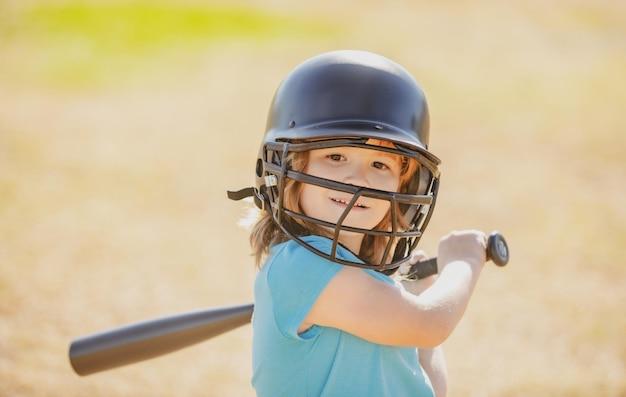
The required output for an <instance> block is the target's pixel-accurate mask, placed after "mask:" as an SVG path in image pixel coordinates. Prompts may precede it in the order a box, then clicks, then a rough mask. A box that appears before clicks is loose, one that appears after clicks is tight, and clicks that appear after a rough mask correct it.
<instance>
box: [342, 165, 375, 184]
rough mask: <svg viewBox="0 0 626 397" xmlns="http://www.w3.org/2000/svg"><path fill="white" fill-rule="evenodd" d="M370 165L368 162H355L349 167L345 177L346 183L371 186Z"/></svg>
mask: <svg viewBox="0 0 626 397" xmlns="http://www.w3.org/2000/svg"><path fill="white" fill-rule="evenodd" d="M367 171H368V167H367V164H363V163H354V164H352V166H351V167H349V169H348V172H347V173H346V175H345V177H344V183H349V184H351V185H356V186H363V187H370V186H369V180H368V177H367Z"/></svg>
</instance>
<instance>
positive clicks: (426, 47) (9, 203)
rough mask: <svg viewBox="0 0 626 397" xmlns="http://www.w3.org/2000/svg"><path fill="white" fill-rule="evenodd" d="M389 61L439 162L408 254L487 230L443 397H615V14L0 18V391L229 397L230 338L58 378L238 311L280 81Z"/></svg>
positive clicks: (623, 232) (206, 7) (353, 12)
mask: <svg viewBox="0 0 626 397" xmlns="http://www.w3.org/2000/svg"><path fill="white" fill-rule="evenodd" d="M344 48H354V49H364V50H370V51H374V52H378V53H381V54H383V55H385V56H387V57H390V58H391V59H394V60H395V61H397V62H399V63H400V64H402V65H404V66H405V67H406V68H407V69H408V70H409V71H410V72H411V73H412V74H413V75H414V76H415V77H416V78H417V80H418V81H419V82H420V83H421V84H422V86H423V87H424V89H425V91H426V93H427V96H428V98H429V105H430V109H431V149H432V150H433V152H434V153H435V154H437V155H438V156H439V157H441V158H442V160H443V166H442V173H443V176H442V187H441V189H440V195H439V200H438V204H437V210H436V211H435V215H434V217H433V219H432V221H431V224H430V226H429V229H428V231H427V233H426V236H425V237H424V238H423V240H422V247H423V248H424V249H426V250H427V251H428V252H430V253H433V254H434V253H435V252H436V247H437V241H438V239H439V238H440V236H442V235H443V234H445V233H447V232H448V231H450V230H452V229H458V228H469V227H471V228H481V229H483V230H486V231H489V230H493V229H498V230H501V231H502V232H503V233H504V234H505V236H506V237H507V239H508V241H509V244H510V246H511V250H512V261H511V263H510V266H509V267H507V268H506V269H496V268H495V267H488V268H486V269H485V271H484V273H483V276H482V278H481V281H480V282H479V285H478V289H477V291H476V293H475V297H474V298H473V301H472V302H471V304H470V307H469V309H468V311H467V314H466V316H465V318H464V319H463V321H462V322H461V324H460V326H459V327H458V328H457V330H456V331H455V333H454V334H453V335H452V336H451V338H450V339H449V341H448V342H447V343H446V347H445V349H446V352H447V359H448V365H449V372H450V392H449V395H450V396H477V397H478V396H574V397H576V396H591V395H593V396H626V377H625V375H624V374H625V373H626V368H625V367H626V338H625V335H626V332H625V331H626V316H625V315H624V307H626V288H625V287H624V286H625V282H626V267H625V266H624V249H626V209H625V206H624V197H625V196H626V160H625V155H626V138H625V135H624V131H625V130H626V121H625V120H624V116H623V113H624V111H623V108H624V104H625V103H626V78H625V76H626V5H622V4H621V3H619V2H613V1H608V0H603V1H594V2H591V1H565V0H562V1H555V2H549V3H546V2H540V1H531V0H529V1H524V2H521V1H520V2H508V3H502V2H492V1H487V0H479V1H475V2H454V3H453V2H438V3H436V2H431V3H420V4H416V3H414V2H408V1H406V2H402V1H399V2H393V3H389V4H387V5H382V4H381V3H379V2H371V1H361V2H357V1H347V2H341V4H340V5H339V4H330V3H328V4H318V5H315V6H310V5H305V4H304V3H301V4H295V5H294V4H291V3H290V2H287V1H282V0H274V1H269V2H261V1H249V2H245V1H238V2H229V3H226V2H224V3H205V2H193V1H186V2H174V1H164V0H163V1H159V2H148V1H141V2H130V1H127V2H122V1H115V2H104V1H95V0H94V1H19V2H18V1H7V0H5V1H3V2H0V315H1V316H2V319H3V321H1V322H0V395H2V396H48V395H50V396H57V395H64V396H84V395H94V396H100V395H102V396H112V395H134V396H144V395H145V396H155V395H156V396H170V395H189V396H196V395H208V396H251V395H254V393H253V390H252V388H251V386H250V382H249V379H250V374H251V368H250V367H251V329H250V327H244V328H241V329H239V330H237V331H234V332H232V333H229V334H227V335H223V336H221V337H219V338H216V339H213V340H211V341H208V342H206V343H203V344H200V345H198V346H196V347H193V348H189V349H186V350H183V351H181V352H178V353H175V354H172V355H169V356H167V357H163V358H159V359H156V360H152V361H148V362H145V363H141V364H136V365H133V366H129V367H125V368H121V369H117V370H113V371H109V372H105V373H101V374H98V375H93V376H90V377H86V378H80V377H78V376H76V375H75V374H73V372H72V371H71V368H70V366H69V362H68V360H67V347H68V344H69V342H70V340H72V339H73V338H75V337H77V336H80V335H84V334H88V333H92V332H96V331H99V330H102V329H105V328H110V327H113V326H116V325H122V324H126V323H129V322H134V321H138V320H143V319H147V318H152V317H156V316H161V315H165V314H171V313H177V312H181V311H187V310H191V309H195V308H203V307H210V306H219V305H230V304H237V303H244V302H248V301H250V300H251V299H252V283H253V280H254V274H255V270H254V267H253V261H252V258H251V257H250V256H249V254H248V245H247V236H246V232H245V231H244V230H242V229H241V228H239V227H238V226H237V221H238V219H239V218H240V217H241V216H242V215H243V214H244V213H245V208H244V207H243V206H242V205H241V204H240V203H235V202H230V201H228V200H227V199H226V195H225V191H226V190H227V189H233V188H240V187H243V186H247V185H248V184H249V183H251V182H252V169H253V168H252V167H253V163H254V158H255V156H256V152H257V149H258V144H259V140H260V138H261V135H262V133H263V129H264V126H265V115H266V112H267V108H268V106H269V103H270V101H271V98H272V95H273V93H274V90H275V89H276V87H277V86H278V84H279V82H280V80H281V79H282V78H283V77H284V76H285V75H286V73H288V72H289V71H290V70H291V69H292V68H293V67H294V66H295V65H297V64H298V63H300V62H301V61H303V60H304V59H306V58H308V57H310V56H313V55H315V54H318V53H320V52H323V51H328V50H334V49H344Z"/></svg>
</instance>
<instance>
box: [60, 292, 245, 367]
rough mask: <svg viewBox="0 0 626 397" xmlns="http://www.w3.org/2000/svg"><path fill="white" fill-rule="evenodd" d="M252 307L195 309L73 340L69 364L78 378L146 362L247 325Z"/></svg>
mask: <svg viewBox="0 0 626 397" xmlns="http://www.w3.org/2000/svg"><path fill="white" fill-rule="evenodd" d="M253 308H254V305H253V304H247V305H239V306H229V307H224V308H217V309H208V310H198V311H193V312H189V313H184V314H180V315H176V316H172V317H164V318H160V319H156V320H149V321H144V322H140V323H136V324H131V325H128V326H124V327H121V328H117V329H113V330H109V331H105V332H101V333H97V334H93V335H89V336H86V337H83V338H80V339H76V340H75V341H73V342H72V344H71V345H70V351H69V356H70V363H71V365H72V368H73V369H74V371H75V372H76V373H77V374H79V375H89V374H92V373H95V372H100V371H104V370H107V369H111V368H115V367H119V366H122V365H126V364H131V363H134V362H137V361H142V360H147V359H150V358H153V357H156V356H160V355H163V354H166V353H170V352H173V351H176V350H179V349H182V348H184V347H187V346H190V345H193V344H196V343H199V342H202V341H204V340H206V339H208V338H211V337H213V336H216V335H219V334H221V333H224V332H226V331H229V330H232V329H234V328H237V327H239V326H242V325H244V324H247V323H249V322H250V319H251V317H252V311H253Z"/></svg>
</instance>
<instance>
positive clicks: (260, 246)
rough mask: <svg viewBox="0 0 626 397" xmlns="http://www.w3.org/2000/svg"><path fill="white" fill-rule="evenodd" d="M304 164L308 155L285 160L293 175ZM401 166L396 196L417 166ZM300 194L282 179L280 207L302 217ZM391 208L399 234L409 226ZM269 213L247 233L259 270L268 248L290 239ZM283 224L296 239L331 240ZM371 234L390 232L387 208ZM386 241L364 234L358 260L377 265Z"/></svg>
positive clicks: (320, 231) (317, 230)
mask: <svg viewBox="0 0 626 397" xmlns="http://www.w3.org/2000/svg"><path fill="white" fill-rule="evenodd" d="M370 141H374V144H375V145H378V146H386V147H395V146H394V145H393V144H392V143H391V142H387V141H380V140H375V139H371V140H370ZM368 143H369V141H368ZM308 160H309V152H291V153H289V155H288V156H287V161H290V162H291V168H292V169H293V170H294V171H299V172H302V171H303V170H304V169H305V168H306V167H307V164H308ZM401 166H402V168H401V172H400V183H399V187H398V191H399V192H403V191H405V190H406V188H407V186H408V184H409V182H410V181H411V178H412V177H413V175H414V174H415V172H416V171H417V169H418V163H417V161H416V160H415V159H413V158H408V157H404V156H402V158H401ZM301 193H302V183H300V182H297V181H295V180H293V179H287V178H285V190H284V193H283V194H284V198H283V200H284V202H283V205H284V206H285V208H287V209H289V210H291V211H293V212H297V213H303V211H302V209H301V208H300V194H301ZM395 206H396V208H395V213H396V222H397V225H398V226H399V228H400V229H401V230H405V229H406V228H407V227H408V226H409V225H408V224H407V223H406V220H405V219H404V217H402V213H401V211H400V209H399V208H398V204H395ZM270 211H271V210H270ZM270 211H268V210H267V209H266V210H262V211H260V212H259V215H257V216H258V220H257V221H256V223H255V224H254V226H253V227H252V230H251V232H250V246H251V247H252V252H253V255H254V257H255V262H256V265H257V267H258V266H260V263H261V261H262V260H263V259H264V257H265V256H266V255H267V254H268V252H269V248H270V247H271V246H272V245H275V244H279V243H282V242H284V241H287V240H289V239H290V237H289V236H287V235H286V234H285V233H284V232H283V230H282V229H281V228H280V226H278V224H276V222H275V221H274V219H273V218H272V214H271V212H270ZM283 224H284V226H285V228H286V229H287V230H289V231H290V232H291V233H293V234H294V235H296V236H306V235H318V236H324V237H329V238H331V239H332V238H333V233H331V231H330V230H328V229H325V228H322V227H321V226H319V225H317V224H315V223H312V222H308V221H305V220H301V219H297V218H294V217H289V216H283ZM373 230H391V208H389V210H388V211H387V214H385V216H384V217H383V219H382V220H381V221H380V222H379V223H378V225H376V226H375V227H374V228H373ZM388 241H389V238H388V237H385V236H374V235H367V234H366V235H365V236H364V237H363V241H362V243H361V250H360V252H358V256H359V257H360V258H361V259H363V260H365V261H367V262H369V263H380V262H381V259H382V255H383V253H384V250H385V246H386V245H387V242H388ZM392 248H393V247H392ZM390 252H393V250H390ZM385 259H386V258H385Z"/></svg>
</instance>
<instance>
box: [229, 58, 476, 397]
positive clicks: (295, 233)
mask: <svg viewBox="0 0 626 397" xmlns="http://www.w3.org/2000/svg"><path fill="white" fill-rule="evenodd" d="M428 126H429V124H428V108H427V105H426V100H425V98H424V95H423V93H422V91H421V89H420V88H419V87H418V86H417V84H416V83H415V81H414V80H413V78H412V77H411V76H410V75H409V74H408V72H406V70H404V69H403V68H402V67H401V66H399V65H397V64H395V63H393V62H392V61H390V60H388V59H386V58H384V57H382V56H379V55H376V54H372V53H368V52H361V51H336V52H330V53H325V54H322V55H319V56H317V57H314V58H312V59H309V60H308V61H306V62H304V63H303V64H301V65H300V66H298V67H297V68H296V69H294V70H293V71H292V72H291V73H290V74H289V75H288V76H287V78H286V79H285V80H284V81H283V82H282V84H281V86H280V87H279V88H278V90H277V92H276V94H275V96H274V100H273V103H272V106H271V109H270V113H269V117H268V124H267V130H266V133H265V137H264V139H263V142H262V144H261V149H260V151H259V156H258V159H257V162H256V187H254V188H247V189H243V190H241V191H239V192H234V193H229V196H230V197H231V198H233V199H241V198H243V197H246V196H253V197H254V200H255V202H256V205H257V206H258V207H259V209H260V210H261V213H260V218H259V220H258V222H257V223H256V225H255V226H254V228H253V230H252V233H251V236H250V241H251V244H252V247H253V250H254V253H255V255H256V259H257V264H259V263H260V262H261V261H264V263H263V265H262V266H261V269H260V271H259V273H258V275H257V278H256V282H255V310H254V316H253V330H254V340H253V378H252V384H253V386H254V388H255V389H256V392H257V394H258V395H259V396H274V397H275V396H290V397H291V396H394V397H399V396H432V395H435V396H437V397H441V396H444V395H445V393H446V369H445V362H444V359H443V353H442V352H441V348H440V347H439V346H440V345H441V343H442V342H443V341H444V340H445V339H446V338H447V337H448V335H449V334H450V333H451V332H452V330H453V329H454V328H455V326H456V324H457V323H458V321H459V320H460V319H461V317H462V315H463V312H464V310H465V307H466V306H467V303H468V300H469V298H470V295H471V293H472V290H473V288H474V285H475V283H476V281H477V279H478V276H479V274H480V271H481V269H482V266H483V264H484V262H485V245H486V237H485V235H484V234H483V233H482V232H478V231H462V232H453V233H451V234H450V235H448V236H446V237H444V238H443V239H442V240H441V241H440V243H439V252H438V266H439V275H438V278H437V279H436V280H435V277H430V278H427V279H424V280H419V281H408V280H405V281H402V282H400V281H397V280H394V279H393V278H391V277H390V276H391V275H392V274H393V273H394V272H396V270H397V269H398V268H399V267H400V266H401V265H406V264H407V263H410V264H413V263H416V262H417V261H418V260H420V259H423V258H424V257H425V255H424V254H423V253H421V252H416V251H415V248H416V245H417V242H418V240H419V238H420V236H421V235H422V233H423V232H424V230H425V228H426V226H427V224H428V221H429V219H430V216H431V214H432V211H433V208H434V204H435V199H436V196H437V187H438V183H439V171H438V165H439V163H440V161H439V159H438V158H437V157H435V156H434V155H433V154H432V153H430V152H429V151H428V146H427V145H428ZM409 291H410V292H409ZM416 348H417V349H416Z"/></svg>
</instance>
